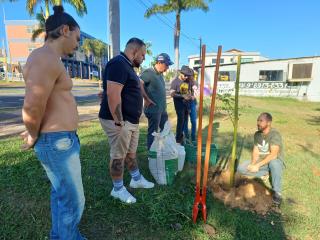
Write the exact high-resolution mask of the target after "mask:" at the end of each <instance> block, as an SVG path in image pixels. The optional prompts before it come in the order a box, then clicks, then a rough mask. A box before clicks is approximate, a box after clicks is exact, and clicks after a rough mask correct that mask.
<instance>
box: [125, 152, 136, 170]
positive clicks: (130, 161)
mask: <svg viewBox="0 0 320 240" xmlns="http://www.w3.org/2000/svg"><path fill="white" fill-rule="evenodd" d="M125 161H126V165H127V168H128V169H129V171H133V170H136V169H137V168H138V162H137V158H136V157H135V158H131V157H129V156H127V157H126V159H125Z"/></svg>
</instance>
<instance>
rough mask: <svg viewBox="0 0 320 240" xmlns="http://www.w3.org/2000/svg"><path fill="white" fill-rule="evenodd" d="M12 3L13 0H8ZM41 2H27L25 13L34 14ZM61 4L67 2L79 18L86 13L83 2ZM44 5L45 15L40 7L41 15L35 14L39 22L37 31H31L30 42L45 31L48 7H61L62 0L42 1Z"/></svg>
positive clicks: (48, 12)
mask: <svg viewBox="0 0 320 240" xmlns="http://www.w3.org/2000/svg"><path fill="white" fill-rule="evenodd" d="M10 1H14V0H10ZM42 2H43V1H42V0H27V5H26V8H27V11H28V12H29V14H30V15H33V14H34V10H35V8H36V6H37V5H38V4H41V3H42ZM63 2H68V3H69V4H71V5H72V6H73V7H74V8H75V9H76V11H77V13H78V15H79V16H83V15H84V14H86V13H87V6H86V4H85V2H84V0H73V1H72V0H64V1H63ZM44 4H45V13H43V9H42V7H41V13H37V15H36V19H37V20H38V21H39V25H38V28H37V29H34V30H33V31H32V37H31V39H32V41H35V39H36V38H37V37H38V36H39V35H40V34H41V33H43V32H44V31H45V22H46V19H47V18H48V17H49V15H50V11H49V6H50V5H62V0H44Z"/></svg>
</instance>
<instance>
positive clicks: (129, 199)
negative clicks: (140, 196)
mask: <svg viewBox="0 0 320 240" xmlns="http://www.w3.org/2000/svg"><path fill="white" fill-rule="evenodd" d="M110 195H111V196H112V197H114V198H118V199H120V201H121V202H124V203H129V204H131V203H135V202H136V201H137V200H136V199H135V198H134V197H133V196H132V195H131V194H130V193H129V192H128V190H127V189H126V187H125V186H123V187H122V188H121V189H120V190H119V191H115V190H114V188H113V189H112V191H111V194H110Z"/></svg>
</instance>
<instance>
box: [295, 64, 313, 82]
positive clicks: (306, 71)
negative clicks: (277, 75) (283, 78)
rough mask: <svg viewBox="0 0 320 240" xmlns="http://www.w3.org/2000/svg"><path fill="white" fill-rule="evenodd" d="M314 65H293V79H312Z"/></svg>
mask: <svg viewBox="0 0 320 240" xmlns="http://www.w3.org/2000/svg"><path fill="white" fill-rule="evenodd" d="M311 73H312V63H303V64H293V65H292V79H301V78H311Z"/></svg>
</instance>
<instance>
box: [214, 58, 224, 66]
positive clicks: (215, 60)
mask: <svg viewBox="0 0 320 240" xmlns="http://www.w3.org/2000/svg"><path fill="white" fill-rule="evenodd" d="M216 63H217V59H216V58H213V59H212V64H214V65H215V64H216ZM220 63H224V58H220Z"/></svg>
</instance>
